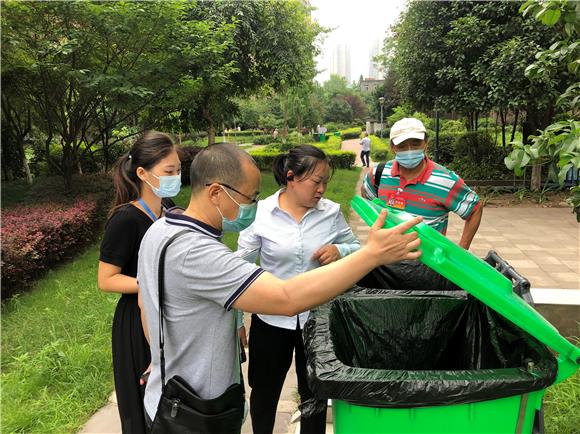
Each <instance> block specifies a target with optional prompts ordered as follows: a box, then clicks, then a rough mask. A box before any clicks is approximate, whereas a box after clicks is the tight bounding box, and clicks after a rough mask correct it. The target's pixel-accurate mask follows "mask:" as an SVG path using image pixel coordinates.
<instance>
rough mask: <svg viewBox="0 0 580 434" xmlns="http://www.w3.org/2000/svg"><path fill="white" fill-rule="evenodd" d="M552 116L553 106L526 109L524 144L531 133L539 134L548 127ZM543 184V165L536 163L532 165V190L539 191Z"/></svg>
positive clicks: (523, 125) (523, 129) (523, 132)
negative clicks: (541, 109) (540, 108)
mask: <svg viewBox="0 0 580 434" xmlns="http://www.w3.org/2000/svg"><path fill="white" fill-rule="evenodd" d="M551 118H552V108H549V109H547V110H543V111H538V110H535V109H533V108H532V109H528V110H526V119H525V121H524V122H523V123H522V135H523V137H522V142H523V143H524V144H529V143H528V138H529V137H530V136H531V135H535V134H537V132H538V130H541V129H543V128H545V127H546V125H547V124H548V122H549V121H550V119H551ZM541 184H542V165H541V164H534V165H533V166H532V176H531V179H530V189H531V190H532V191H538V190H539V189H540V188H541Z"/></svg>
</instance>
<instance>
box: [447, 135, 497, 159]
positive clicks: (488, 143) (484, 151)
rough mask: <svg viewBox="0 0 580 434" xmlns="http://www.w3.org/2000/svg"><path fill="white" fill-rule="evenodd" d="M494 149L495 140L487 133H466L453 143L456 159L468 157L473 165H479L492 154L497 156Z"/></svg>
mask: <svg viewBox="0 0 580 434" xmlns="http://www.w3.org/2000/svg"><path fill="white" fill-rule="evenodd" d="M496 149H497V146H496V143H495V140H494V139H493V137H491V135H490V134H489V133H488V132H487V131H470V132H467V133H465V134H463V135H461V136H459V137H458V139H457V142H456V143H455V154H456V155H457V157H459V158H461V157H468V158H469V159H470V160H471V161H473V162H474V163H481V162H482V161H483V159H484V158H486V157H488V156H490V155H491V154H492V153H493V154H494V155H497V153H496V152H495V150H496ZM502 158H503V157H502Z"/></svg>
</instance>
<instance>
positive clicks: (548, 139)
mask: <svg viewBox="0 0 580 434" xmlns="http://www.w3.org/2000/svg"><path fill="white" fill-rule="evenodd" d="M520 11H522V13H523V14H524V15H532V16H534V17H535V19H537V20H539V21H540V22H541V23H542V24H544V25H546V26H551V27H555V28H556V29H558V31H559V33H560V35H561V37H563V39H562V40H560V41H557V42H555V43H554V44H553V45H552V46H550V48H549V49H547V50H544V51H540V52H538V53H537V54H536V56H535V57H536V59H537V60H536V61H535V62H534V63H532V64H531V65H529V66H528V68H527V69H526V75H527V76H528V77H529V78H531V79H532V80H534V81H537V82H539V83H545V82H546V81H558V80H559V77H561V76H564V77H565V78H567V81H573V83H571V84H570V86H568V88H567V89H566V90H565V91H564V92H563V93H562V95H561V96H560V97H559V99H558V101H557V108H559V109H560V110H561V112H562V115H563V116H566V118H565V119H566V120H564V121H560V122H555V123H553V124H551V125H549V126H548V127H547V128H545V129H543V130H541V131H539V132H538V133H539V134H537V135H534V136H532V137H531V143H526V142H519V143H514V150H513V152H512V153H511V154H510V155H509V156H508V157H506V159H505V163H506V165H507V167H508V168H510V169H513V170H515V171H516V173H521V172H522V171H523V169H524V168H525V167H526V166H529V165H535V166H536V167H537V166H538V165H539V164H549V165H550V171H551V175H552V177H553V178H555V179H558V181H559V182H560V184H563V183H564V180H565V177H566V173H567V172H568V171H569V170H570V169H571V168H574V169H580V122H578V121H577V120H576V119H578V113H579V111H580V97H579V96H578V89H579V88H580V86H579V85H578V81H579V80H578V79H579V78H580V62H579V61H578V59H579V57H580V42H579V41H578V37H579V35H580V3H578V2H568V1H565V0H550V1H537V0H528V1H527V2H525V3H524V4H523V5H522V6H521V8H520ZM533 181H534V185H533V187H534V188H539V184H540V183H539V179H538V178H537V177H536V179H535V180H534V179H533ZM569 201H570V203H571V204H572V206H573V207H574V211H575V212H576V216H577V219H578V221H580V187H579V186H575V187H573V188H572V197H571V198H570V199H569Z"/></svg>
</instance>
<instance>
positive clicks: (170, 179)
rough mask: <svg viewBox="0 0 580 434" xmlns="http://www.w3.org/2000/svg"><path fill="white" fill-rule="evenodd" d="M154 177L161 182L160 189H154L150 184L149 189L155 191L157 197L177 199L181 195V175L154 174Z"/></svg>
mask: <svg viewBox="0 0 580 434" xmlns="http://www.w3.org/2000/svg"><path fill="white" fill-rule="evenodd" d="M152 175H153V176H154V177H155V178H157V179H158V180H159V188H157V187H153V186H152V185H151V184H149V182H147V181H145V182H147V184H149V187H151V189H152V190H153V193H155V194H156V195H157V196H159V197H161V198H164V197H175V196H177V195H178V194H179V190H180V189H181V175H174V176H157V175H155V174H153V173H152Z"/></svg>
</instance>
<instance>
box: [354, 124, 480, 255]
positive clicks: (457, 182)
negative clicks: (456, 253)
mask: <svg viewBox="0 0 580 434" xmlns="http://www.w3.org/2000/svg"><path fill="white" fill-rule="evenodd" d="M390 139H391V149H392V150H393V152H394V153H395V159H394V160H391V161H389V162H387V163H381V164H379V165H377V166H375V167H373V168H372V170H370V171H369V173H368V174H367V176H366V177H365V179H364V182H363V185H362V187H361V195H362V196H363V197H366V198H367V199H370V200H372V199H374V198H377V197H378V198H380V199H381V200H382V201H384V202H385V203H386V204H387V205H388V206H391V207H393V208H396V209H400V210H404V211H406V212H408V213H410V214H413V215H416V216H421V217H423V221H424V222H425V223H427V224H428V225H429V226H431V227H433V228H434V229H436V230H438V231H439V232H441V233H442V234H444V235H445V233H446V232H447V223H448V218H449V211H453V212H454V213H456V214H457V215H459V216H460V217H461V218H462V219H463V220H465V224H464V226H463V233H462V235H461V239H460V241H459V245H460V246H461V247H463V248H464V249H469V246H470V245H471V241H472V240H473V237H474V236H475V233H476V232H477V229H478V228H479V223H480V222H481V215H482V206H481V205H480V202H479V197H478V196H477V194H476V193H475V192H474V191H473V190H471V189H470V188H469V187H468V186H467V185H466V184H465V182H464V181H463V179H461V178H460V177H459V176H458V175H457V174H455V173H454V172H452V171H451V170H448V169H446V168H445V167H443V166H441V165H439V164H437V163H434V162H433V161H432V160H431V159H429V157H428V156H427V154H426V152H425V151H426V150H427V146H428V137H427V130H426V129H425V126H424V125H423V122H421V121H420V120H419V119H415V118H404V119H401V120H400V121H397V122H395V123H394V124H393V127H392V128H391V132H390Z"/></svg>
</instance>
